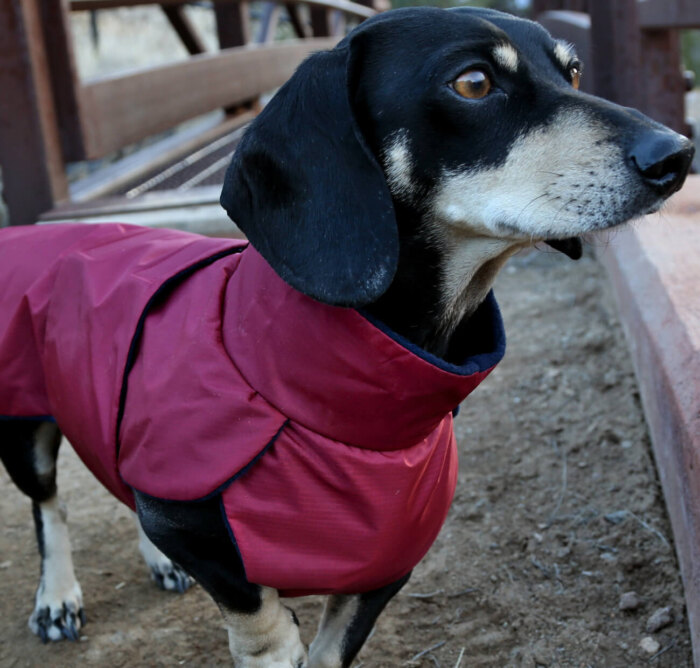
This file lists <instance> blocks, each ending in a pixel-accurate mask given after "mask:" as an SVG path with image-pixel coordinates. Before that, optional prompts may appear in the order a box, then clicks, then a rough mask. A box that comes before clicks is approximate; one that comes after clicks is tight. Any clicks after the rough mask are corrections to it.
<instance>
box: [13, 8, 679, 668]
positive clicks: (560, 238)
mask: <svg viewBox="0 0 700 668" xmlns="http://www.w3.org/2000/svg"><path fill="white" fill-rule="evenodd" d="M581 70H582V65H581V63H580V62H579V61H578V60H577V58H576V55H575V53H574V51H573V49H572V48H571V47H570V46H569V45H568V44H565V43H563V42H559V41H556V40H554V39H552V38H551V37H550V35H549V34H548V33H547V32H546V31H545V30H543V29H542V28H541V27H540V26H538V25H536V24H534V23H531V22H529V21H524V20H520V19H516V18H513V17H511V16H508V15H505V14H501V13H498V12H494V11H489V10H476V9H457V10H450V11H445V10H438V9H427V8H422V9H407V10H399V11H395V12H388V13H386V14H384V15H381V16H379V17H376V18H374V19H371V20H369V21H367V22H366V23H364V24H362V25H361V26H360V27H359V28H358V29H356V30H355V31H354V32H353V33H351V34H350V35H349V36H348V37H347V38H346V39H345V40H344V41H343V42H341V43H340V44H339V45H338V47H336V48H335V49H333V50H332V51H328V52H323V53H318V54H315V55H313V56H312V57H311V58H309V59H308V60H307V61H306V62H305V63H304V64H303V65H302V66H301V67H300V68H299V69H298V71H297V73H296V74H295V75H294V76H293V77H292V79H291V80H290V81H289V82H288V83H287V85H286V86H284V88H282V89H281V90H280V92H279V93H278V94H277V95H276V96H275V97H274V98H273V100H272V101H271V102H270V104H269V105H268V106H267V107H266V109H265V110H264V111H263V112H262V113H261V114H260V116H259V117H258V119H257V120H256V121H255V122H254V123H253V124H252V126H251V128H250V130H249V131H248V132H247V134H246V136H245V137H244V139H243V141H242V143H241V145H240V147H239V149H238V150H237V152H236V154H235V156H234V158H233V162H232V166H231V168H230V170H229V173H228V175H227V180H226V184H225V187H224V193H223V196H222V203H223V204H224V206H225V207H226V209H227V211H228V212H229V213H230V215H231V217H232V218H233V219H234V220H235V221H236V222H237V223H238V224H239V225H240V227H241V228H242V229H243V230H244V231H245V232H246V234H247V235H248V237H249V239H250V240H251V243H252V244H253V246H254V247H255V248H256V249H257V250H258V251H259V252H260V254H262V256H263V257H264V258H265V259H266V260H267V262H269V264H270V265H271V266H272V268H273V269H274V270H275V271H276V272H277V273H278V274H279V276H281V277H282V278H283V279H284V280H285V281H287V282H288V283H289V284H290V285H291V286H293V287H294V288H296V289H297V290H298V291H301V292H302V293H304V294H306V295H309V296H311V297H313V298H315V299H316V300H318V301H320V302H323V303H326V304H332V305H336V306H344V307H353V308H357V307H362V308H363V309H364V312H365V313H366V314H367V315H368V317H370V318H372V319H373V320H375V321H378V322H380V323H382V324H383V326H385V327H386V328H388V329H391V330H392V331H393V332H395V333H397V334H398V335H399V336H401V337H403V338H404V339H405V340H408V341H409V342H411V344H412V345H415V346H419V347H420V348H422V349H423V350H425V351H427V352H428V353H429V354H432V355H434V356H435V357H437V358H441V359H443V360H445V361H446V362H448V363H456V362H458V361H459V360H460V359H463V358H464V354H465V351H468V350H469V347H470V342H471V341H472V340H473V339H474V337H475V336H478V333H476V334H475V333H474V331H473V329H474V321H473V320H472V316H473V315H474V313H475V312H476V311H477V308H478V307H479V305H480V304H481V303H482V302H483V301H484V299H485V298H486V296H487V294H488V292H489V290H490V287H491V284H492V282H493V280H494V277H495V275H496V273H497V272H498V270H499V269H500V268H501V267H502V266H503V264H504V262H505V261H506V259H507V258H508V257H510V256H511V255H512V254H513V253H515V252H516V251H518V250H520V249H522V248H526V247H528V246H531V245H532V244H534V243H536V242H546V243H549V244H550V245H551V246H553V247H554V248H557V249H559V250H562V251H563V252H565V253H566V254H567V255H570V256H572V257H576V256H578V255H579V254H580V250H581V248H580V241H579V240H578V237H579V236H580V235H583V234H586V233H589V232H595V231H596V230H603V229H608V228H611V227H614V226H616V225H620V224H622V223H624V222H626V221H628V220H630V219H632V218H635V217H638V216H641V215H644V214H647V213H650V212H653V211H656V210H657V209H659V207H660V206H661V205H662V204H663V202H664V200H665V199H666V198H667V197H669V196H670V195H671V194H672V193H674V192H675V191H676V190H678V189H679V188H680V186H681V184H682V183H683V180H684V179H685V176H686V173H687V170H688V168H689V165H690V161H691V158H692V148H691V144H690V142H689V141H688V140H686V139H685V138H683V137H681V136H679V135H677V134H675V133H674V132H671V131H670V130H668V129H667V128H664V127H663V126H660V125H659V124H657V123H655V122H653V121H651V120H649V119H648V118H646V117H644V116H643V115H641V114H639V113H638V112H636V111H634V110H631V109H625V108H622V107H619V106H616V105H614V104H611V103H608V102H606V101H604V100H601V99H598V98H595V97H591V96H589V95H585V94H583V93H581V92H579V91H578V90H577V88H578V83H579V78H580V76H581ZM0 317H1V316H0ZM470 325H471V326H470ZM328 345H333V342H332V341H329V342H328ZM59 427H60V425H59ZM0 438H1V442H0V456H1V457H2V459H3V461H4V463H5V465H6V467H7V469H8V471H9V472H10V475H11V476H12V478H13V479H14V480H15V481H16V482H17V484H18V485H19V486H20V488H21V489H22V490H23V491H25V492H26V493H27V494H28V495H29V496H30V497H31V498H32V499H33V501H34V504H35V506H34V507H35V519H36V524H37V533H38V537H39V545H40V548H41V552H42V557H43V567H42V579H41V584H40V586H39V589H38V591H37V597H36V607H35V610H34V613H33V614H32V617H31V619H30V626H31V628H32V630H33V631H35V632H36V633H38V634H39V635H40V636H41V637H42V638H44V639H51V640H58V639H60V638H61V637H68V638H75V637H77V634H78V631H79V629H80V627H81V624H82V619H83V618H82V600H81V592H80V587H79V585H78V583H77V580H76V579H75V576H74V574H73V567H72V562H71V557H70V548H69V543H68V537H67V533H66V530H65V523H64V521H63V519H62V515H61V511H60V509H59V506H58V501H57V497H56V486H55V457H56V453H57V450H58V443H59V441H60V433H59V431H58V428H57V427H56V426H55V425H52V424H49V423H36V422H26V421H16V420H5V421H2V422H0ZM135 497H136V507H137V511H138V517H139V521H140V529H141V531H142V541H141V542H142V551H143V552H144V555H145V556H146V559H147V562H148V563H149V564H150V565H151V568H152V569H153V572H154V573H155V574H156V578H157V579H158V580H159V581H160V582H161V584H162V585H163V586H165V587H166V588H171V589H182V588H184V587H185V586H186V585H187V576H186V575H185V572H186V573H188V574H189V575H191V576H193V577H194V578H195V579H196V580H197V581H198V582H199V583H200V584H201V585H202V586H203V587H204V588H205V589H206V590H207V591H208V592H209V593H210V594H211V595H212V597H213V598H214V600H215V601H216V602H217V603H218V605H219V607H220V608H221V610H222V612H223V615H224V618H225V622H226V625H227V628H228V631H229V640H230V648H231V653H232V656H233V659H234V662H235V664H236V665H237V666H241V667H245V668H253V667H259V668H278V667H290V666H302V665H304V666H309V667H310V668H311V667H315V668H319V667H324V668H337V667H340V666H349V665H350V663H351V662H352V660H353V657H354V656H355V655H356V654H357V652H358V651H359V649H360V647H361V646H362V643H363V642H364V640H365V639H366V637H367V635H368V634H369V632H370V630H371V628H372V626H373V624H374V621H375V619H376V617H377V615H378V614H379V613H380V612H381V610H382V609H383V608H384V606H385V605H386V603H387V602H388V600H389V599H390V598H391V597H392V596H393V595H394V594H395V593H396V592H397V591H398V590H399V589H400V587H401V585H402V584H403V583H404V582H405V581H406V579H407V578H406V577H404V578H401V579H399V580H398V581H396V582H395V583H393V584H389V585H387V586H384V587H381V588H379V589H376V590H374V591H365V592H358V593H356V594H342V595H333V596H330V597H329V600H328V602H327V605H326V608H325V612H324V614H323V618H322V620H321V624H320V627H319V631H318V635H317V637H316V639H315V640H314V641H313V643H312V645H311V647H310V651H309V652H308V657H307V652H306V649H305V648H304V646H303V645H302V643H301V641H300V638H299V633H298V629H297V625H296V624H295V620H294V616H293V613H291V612H290V611H289V610H288V609H287V608H286V607H284V606H283V605H282V604H281V603H280V600H279V597H278V594H277V592H276V591H275V590H274V589H271V588H269V587H261V586H258V585H257V584H255V583H253V582H249V581H248V580H247V578H246V574H245V570H244V568H243V565H242V563H241V558H240V555H239V553H238V552H237V550H236V546H235V544H234V543H232V541H231V537H230V535H229V531H228V527H227V525H226V521H225V517H224V516H222V513H221V504H220V499H218V498H217V496H216V495H212V496H210V497H207V498H206V499H202V500H199V501H197V502H187V501H182V502H177V501H162V500H158V499H157V498H153V497H151V496H147V495H145V494H141V493H139V492H135ZM146 536H148V537H146ZM156 546H157V547H156ZM166 555H167V556H166ZM171 560H172V561H171ZM174 563H177V564H179V566H175V565H174ZM183 571H184V572H183Z"/></svg>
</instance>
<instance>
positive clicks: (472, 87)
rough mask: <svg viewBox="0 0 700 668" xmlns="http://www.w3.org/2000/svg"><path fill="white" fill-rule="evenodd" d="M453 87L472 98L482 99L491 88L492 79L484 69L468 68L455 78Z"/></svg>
mask: <svg viewBox="0 0 700 668" xmlns="http://www.w3.org/2000/svg"><path fill="white" fill-rule="evenodd" d="M452 87H453V88H454V89H455V90H456V91H457V92H458V93H459V94H460V95H461V96H462V97H466V98H469V99H470V100H480V99H481V98H482V97H486V96H487V95H488V93H489V91H490V90H491V79H489V75H488V74H486V72H484V71H483V70H468V71H466V72H465V73H464V74H460V75H459V76H458V77H457V79H455V81H454V83H453V84H452Z"/></svg>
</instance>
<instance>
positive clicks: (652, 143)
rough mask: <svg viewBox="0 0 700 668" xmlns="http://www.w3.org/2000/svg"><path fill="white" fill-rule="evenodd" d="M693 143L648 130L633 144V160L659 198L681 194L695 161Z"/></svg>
mask: <svg viewBox="0 0 700 668" xmlns="http://www.w3.org/2000/svg"><path fill="white" fill-rule="evenodd" d="M694 154H695V148H694V147H693V143H692V142H691V141H690V140H689V139H686V138H685V137H683V136H682V135H679V134H676V133H675V132H671V131H669V130H649V131H647V132H645V133H644V134H643V135H642V136H641V137H640V138H639V139H638V140H637V142H636V143H635V144H634V146H633V147H632V150H631V152H630V157H631V158H632V161H633V162H634V164H635V166H636V167H637V169H638V170H639V173H640V174H641V175H642V177H643V178H644V180H645V181H646V182H647V184H649V186H651V187H652V188H653V189H654V190H656V192H658V193H659V195H662V196H664V197H668V196H669V195H671V194H673V193H674V192H676V190H679V189H680V187H681V186H682V185H683V182H684V181H685V177H686V176H687V175H688V170H689V169H690V163H691V162H692V160H693V155H694Z"/></svg>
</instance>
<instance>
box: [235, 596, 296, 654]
mask: <svg viewBox="0 0 700 668" xmlns="http://www.w3.org/2000/svg"><path fill="white" fill-rule="evenodd" d="M222 613H223V615H224V620H225V622H226V628H227V629H228V640H229V649H230V651H231V657H232V658H233V665H234V666H236V668H302V667H303V666H305V665H306V648H305V647H304V644H303V643H302V642H301V637H300V636H299V624H298V622H297V619H296V616H295V615H294V612H293V611H292V610H290V609H289V608H287V607H285V606H283V605H282V604H281V603H280V602H279V596H278V594H277V591H276V590H274V589H270V588H268V587H263V588H262V605H261V606H260V609H259V610H258V612H255V613H250V614H246V613H238V612H231V611H227V610H222Z"/></svg>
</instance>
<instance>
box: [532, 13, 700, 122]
mask: <svg viewBox="0 0 700 668" xmlns="http://www.w3.org/2000/svg"><path fill="white" fill-rule="evenodd" d="M533 13H534V15H535V17H536V18H537V19H538V20H540V21H541V22H542V23H543V24H544V25H545V26H546V27H547V28H548V29H549V30H550V31H551V32H552V33H553V34H555V35H557V36H559V37H564V38H565V39H568V40H570V41H572V42H574V43H575V44H576V45H577V47H578V48H579V49H580V51H581V52H582V53H583V58H584V62H585V66H586V71H585V74H584V82H585V85H586V87H587V88H586V90H588V91H589V92H592V93H595V94H596V95H600V96H602V97H605V98H608V99H610V100H613V101H614V102H617V103H619V104H624V105H627V106H630V107H636V108H638V109H640V110H641V111H643V112H644V113H646V114H647V115H649V116H651V117H652V118H654V119H656V120H658V121H660V122H662V123H665V124H666V125H668V126H670V127H672V128H674V129H675V130H677V131H679V132H684V133H688V132H689V128H688V127H687V126H686V123H685V117H684V94H685V93H686V92H687V90H688V81H687V79H686V78H685V76H684V73H683V72H682V70H681V49H680V34H679V30H681V29H684V28H700V2H699V1H698V0H534V2H533Z"/></svg>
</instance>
